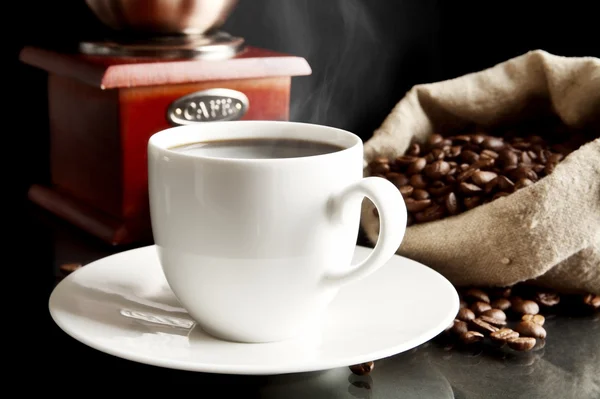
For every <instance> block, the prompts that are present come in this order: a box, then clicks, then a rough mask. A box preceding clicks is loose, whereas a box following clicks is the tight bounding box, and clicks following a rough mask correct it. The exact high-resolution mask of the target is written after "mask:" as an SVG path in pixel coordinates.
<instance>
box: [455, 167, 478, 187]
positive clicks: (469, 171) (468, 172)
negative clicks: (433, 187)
mask: <svg viewBox="0 0 600 399" xmlns="http://www.w3.org/2000/svg"><path fill="white" fill-rule="evenodd" d="M478 170H479V169H477V168H471V167H467V168H466V169H464V170H462V171H461V172H460V173H459V174H458V176H457V177H456V180H457V181H458V182H460V183H462V182H464V181H466V180H468V179H470V178H471V177H472V176H473V175H474V174H475V173H476V172H477V171H478Z"/></svg>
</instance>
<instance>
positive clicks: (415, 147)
mask: <svg viewBox="0 0 600 399" xmlns="http://www.w3.org/2000/svg"><path fill="white" fill-rule="evenodd" d="M420 152H421V146H420V145H419V144H418V143H412V144H411V145H410V147H408V150H407V151H406V154H407V155H412V156H417V155H419V153H420Z"/></svg>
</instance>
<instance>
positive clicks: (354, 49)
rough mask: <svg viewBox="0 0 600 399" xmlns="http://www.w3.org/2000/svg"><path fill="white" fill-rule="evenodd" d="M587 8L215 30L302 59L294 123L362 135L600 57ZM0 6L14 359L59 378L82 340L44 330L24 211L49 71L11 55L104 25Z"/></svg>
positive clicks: (48, 10) (256, 16)
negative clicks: (443, 85) (484, 90)
mask: <svg viewBox="0 0 600 399" xmlns="http://www.w3.org/2000/svg"><path fill="white" fill-rule="evenodd" d="M594 3H595V2H589V3H583V2H580V3H578V2H575V1H569V2H557V3H552V4H550V3H549V2H518V3H517V2H510V1H478V2H468V1H458V0H456V1H441V0H438V1H436V0H240V4H239V5H238V7H237V8H236V9H235V11H234V12H233V14H232V15H231V17H230V18H229V20H228V21H227V23H226V25H225V26H224V28H223V30H225V31H227V32H229V33H231V34H234V35H238V36H242V37H244V38H245V39H246V41H247V43H248V44H250V45H253V46H257V47H264V48H269V49H272V50H277V51H281V52H286V53H290V54H294V55H298V56H302V57H305V58H306V59H307V60H308V62H309V63H310V65H311V67H312V69H313V73H312V75H311V76H307V77H299V78H295V79H294V80H293V85H292V103H291V118H292V119H293V120H297V121H306V122H313V123H320V124H326V125H331V126H336V127H340V128H344V129H348V130H350V131H352V132H355V133H357V134H358V135H360V136H361V137H362V138H363V139H365V140H366V139H368V138H369V137H370V136H371V134H372V132H373V131H374V130H375V129H376V128H377V127H378V126H379V125H380V124H381V122H382V121H383V119H384V118H385V117H386V115H387V114H388V113H389V112H390V110H391V108H392V107H393V106H394V105H395V104H396V103H397V102H398V101H399V100H400V99H401V98H402V96H403V95H404V93H405V92H406V91H407V90H409V89H410V88H411V86H413V85H415V84H419V83H427V82H434V81H439V80H443V79H448V78H453V77H456V76H460V75H463V74H465V73H469V72H473V71H477V70H480V69H483V68H487V67H490V66H492V65H494V64H496V63H498V62H502V61H504V60H506V59H508V58H511V57H514V56H517V55H520V54H523V53H525V52H527V51H529V50H534V49H543V50H546V51H548V52H551V53H554V54H558V55H564V56H600V41H599V40H598V37H599V34H598V21H597V13H595V12H594V10H593V5H594ZM3 6H4V11H5V13H4V14H3V17H4V21H3V22H4V26H5V30H6V31H7V32H6V33H5V34H4V41H3V44H4V46H3V49H4V52H5V56H8V57H7V59H6V60H5V62H4V65H3V66H4V68H3V71H2V73H3V74H2V76H3V77H4V81H5V87H6V86H8V96H5V102H4V104H3V109H4V113H3V116H4V118H3V121H4V126H3V127H4V129H3V137H4V138H5V140H8V142H7V141H5V142H4V143H5V148H4V151H3V152H2V153H3V155H4V157H3V165H4V167H5V171H6V173H5V174H4V177H5V181H4V187H3V193H5V196H8V197H11V198H12V197H13V196H14V198H15V199H16V200H17V202H18V205H17V206H16V207H14V208H13V207H5V208H4V209H5V214H6V217H7V219H8V220H10V221H11V222H13V224H12V225H9V224H6V223H5V224H4V225H3V227H5V231H7V232H8V234H9V237H10V238H12V239H14V238H16V243H15V246H14V247H13V246H12V244H11V242H10V241H9V242H8V244H5V248H6V254H7V257H8V258H7V260H6V261H5V262H6V263H7V264H6V265H5V268H6V269H8V270H9V271H10V270H17V272H18V274H19V276H18V277H16V280H14V281H13V282H12V283H10V284H9V283H7V282H5V285H6V286H8V289H7V290H8V292H9V294H10V292H12V290H15V294H10V295H13V297H12V300H13V301H14V299H15V298H17V299H18V300H19V306H17V307H14V306H13V305H10V306H13V310H16V311H17V313H18V314H17V315H16V316H15V318H13V319H12V320H17V321H18V320H21V321H22V322H23V323H24V324H23V328H22V329H20V330H19V331H20V332H19V334H22V335H23V337H24V338H27V339H29V341H27V342H26V344H25V346H24V348H25V349H24V350H25V352H28V351H30V352H31V354H30V355H31V356H24V355H22V356H21V357H20V359H21V360H20V361H21V362H24V363H23V367H24V368H23V371H24V372H25V373H29V374H31V373H32V372H35V371H36V370H39V369H40V368H45V367H47V368H46V369H45V370H51V375H52V376H54V377H57V378H58V377H60V378H62V377H63V375H64V374H65V373H66V371H61V370H60V369H57V368H56V364H55V361H59V360H60V353H62V352H61V350H62V349H60V348H59V349H56V348H54V344H53V342H60V344H57V345H71V346H70V347H72V348H75V349H73V350H81V347H80V346H77V345H76V344H75V343H74V342H71V340H70V339H67V338H66V337H65V336H63V334H62V333H60V332H57V329H56V328H54V327H53V328H54V330H52V331H54V332H52V333H49V334H50V335H51V336H48V337H45V334H46V333H45V329H44V328H40V326H45V325H51V323H52V322H51V321H50V318H49V315H48V312H47V299H48V295H49V293H50V291H49V290H50V289H51V287H52V283H53V281H54V280H53V279H54V276H53V274H52V271H51V270H50V269H48V265H49V264H50V263H52V262H53V261H54V253H53V251H54V249H53V245H54V244H53V242H52V240H51V237H52V233H51V232H48V231H45V230H44V228H43V227H40V225H39V223H36V222H35V221H31V220H29V221H28V219H27V216H26V215H28V213H27V206H28V205H27V204H28V203H27V200H26V191H27V188H28V187H29V186H30V185H31V184H32V183H45V182H47V181H48V179H49V168H48V145H49V142H48V131H47V126H48V120H47V114H46V107H47V103H46V76H45V73H44V72H42V71H39V70H36V69H34V68H31V67H28V66H26V65H23V64H21V63H20V62H19V61H18V53H19V51H20V49H21V48H22V47H23V46H25V45H35V46H43V47H49V48H55V49H61V50H64V51H68V50H70V49H73V48H76V46H77V43H78V42H79V41H80V40H84V39H85V40H91V39H99V38H102V37H106V36H108V35H109V33H110V32H107V31H106V30H105V29H104V27H103V26H102V25H101V24H100V23H99V22H97V21H96V20H95V18H94V16H93V14H92V13H91V12H90V11H89V10H88V9H87V6H86V5H85V2H84V0H63V1H57V0H55V1H34V0H30V1H13V2H8V3H3ZM6 67H8V69H7V68H6ZM6 94H7V93H6V92H5V95H6ZM82 134H85V132H82ZM106 162H111V160H110V159H107V160H106ZM6 194H8V195H6ZM21 211H23V213H22V212H21ZM24 215H25V216H24ZM15 231H17V232H19V233H22V234H16V235H15V234H14V232H15ZM23 255H25V256H23ZM38 277H39V278H38ZM22 301H26V302H27V304H24V303H22ZM15 306H16V305H15ZM34 310H35V312H34ZM38 311H39V312H40V313H39V314H40V315H41V319H38V318H37V314H38V313H37V312H38ZM32 315H35V316H32ZM40 320H44V321H45V322H47V323H50V324H43V323H41V322H40ZM19 326H21V324H20V325H19ZM19 337H20V335H19ZM19 337H17V339H18V338H19ZM11 339H12V338H11ZM54 340H59V341H54ZM10 342H11V343H12V341H10ZM18 350H19V351H21V349H18ZM48 350H50V352H48ZM64 350H67V348H66V346H65V348H64ZM90 352H91V351H90ZM26 354H27V353H26ZM45 354H47V355H45ZM27 355H28V354H27ZM90 356H91V355H90ZM98 356H100V355H98ZM56 359H58V360H56ZM71 372H75V370H73V371H69V373H71ZM67 375H68V373H67Z"/></svg>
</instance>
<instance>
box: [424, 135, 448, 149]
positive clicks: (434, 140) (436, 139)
mask: <svg viewBox="0 0 600 399" xmlns="http://www.w3.org/2000/svg"><path fill="white" fill-rule="evenodd" d="M442 140H444V138H443V137H442V135H441V134H432V135H431V136H429V138H428V139H427V145H428V146H429V147H432V146H435V145H436V144H438V143H441V142H442Z"/></svg>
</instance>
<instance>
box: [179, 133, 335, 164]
mask: <svg viewBox="0 0 600 399" xmlns="http://www.w3.org/2000/svg"><path fill="white" fill-rule="evenodd" d="M343 149H344V148H343V147H340V146H337V145H334V144H330V143H323V142H319V141H310V140H298V139H285V138H276V139H271V138H256V139H233V140H215V141H205V142H197V143H190V144H184V145H180V146H176V147H172V148H170V150H171V151H176V152H180V153H184V154H189V155H196V156H204V157H206V156H208V157H213V158H236V159H277V158H298V157H308V156H314V155H323V154H329V153H332V152H336V151H341V150H343Z"/></svg>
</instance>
